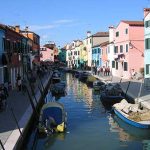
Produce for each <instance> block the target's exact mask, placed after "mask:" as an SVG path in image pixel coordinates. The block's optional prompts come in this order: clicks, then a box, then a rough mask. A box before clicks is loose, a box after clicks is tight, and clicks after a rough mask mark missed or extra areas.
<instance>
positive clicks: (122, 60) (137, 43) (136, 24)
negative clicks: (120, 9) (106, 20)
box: [112, 21, 144, 79]
mask: <svg viewBox="0 0 150 150" xmlns="http://www.w3.org/2000/svg"><path fill="white" fill-rule="evenodd" d="M143 66H144V23H143V21H121V22H120V23H119V25H118V26H117V27H116V28H115V30H114V61H112V74H113V75H114V76H119V77H123V78H127V79H129V78H131V72H132V70H133V69H134V70H135V72H140V68H143Z"/></svg>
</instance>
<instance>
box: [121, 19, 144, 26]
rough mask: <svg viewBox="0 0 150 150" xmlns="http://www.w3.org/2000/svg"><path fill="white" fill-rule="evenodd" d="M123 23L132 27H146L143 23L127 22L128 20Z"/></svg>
mask: <svg viewBox="0 0 150 150" xmlns="http://www.w3.org/2000/svg"><path fill="white" fill-rule="evenodd" d="M122 22H124V23H127V24H129V25H130V26H144V22H143V21H126V20H122Z"/></svg>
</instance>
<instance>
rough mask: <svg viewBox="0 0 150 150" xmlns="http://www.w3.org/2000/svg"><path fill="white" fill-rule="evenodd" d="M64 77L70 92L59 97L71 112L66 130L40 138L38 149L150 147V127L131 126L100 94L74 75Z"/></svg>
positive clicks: (78, 149) (67, 149)
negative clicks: (110, 109)
mask: <svg viewBox="0 0 150 150" xmlns="http://www.w3.org/2000/svg"><path fill="white" fill-rule="evenodd" d="M64 79H66V83H67V87H66V91H67V95H66V96H64V97H59V99H58V100H59V102H61V103H63V104H64V105H65V109H66V111H67V114H68V117H67V118H68V121H67V122H68V123H67V130H66V133H61V134H54V135H50V136H48V137H44V138H39V139H37V145H36V150H42V149H43V150H45V149H47V150H62V149H64V150H83V149H86V150H98V149H102V150H117V149H119V150H126V149H127V150H132V149H136V150H138V149H142V147H143V148H145V149H146V148H148V147H149V139H150V131H149V130H140V129H136V128H134V127H131V126H128V125H127V124H126V123H124V122H123V121H122V120H119V118H117V117H116V116H115V115H111V114H110V113H109V112H108V111H107V110H106V109H105V108H104V107H103V105H102V104H101V101H100V97H99V94H98V93H95V92H94V91H93V90H92V89H91V88H88V87H87V85H86V84H85V83H82V82H80V81H79V80H78V79H76V78H73V77H72V75H71V74H67V75H66V78H65V77H64ZM50 99H51V100H52V99H53V98H52V96H51V94H50V93H49V94H48V95H47V100H50ZM143 131H144V132H143ZM30 143H31V142H29V144H30ZM109 143H111V144H109ZM28 147H31V146H30V145H28ZM28 149H30V148H28Z"/></svg>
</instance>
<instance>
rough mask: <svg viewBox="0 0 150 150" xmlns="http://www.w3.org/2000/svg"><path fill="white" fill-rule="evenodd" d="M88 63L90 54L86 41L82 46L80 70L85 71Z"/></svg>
mask: <svg viewBox="0 0 150 150" xmlns="http://www.w3.org/2000/svg"><path fill="white" fill-rule="evenodd" d="M87 62H88V52H87V48H86V47H85V43H84V41H83V42H82V43H81V45H80V68H81V69H85V68H86V66H87Z"/></svg>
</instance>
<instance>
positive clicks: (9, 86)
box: [8, 82, 12, 91]
mask: <svg viewBox="0 0 150 150" xmlns="http://www.w3.org/2000/svg"><path fill="white" fill-rule="evenodd" d="M11 90H12V84H11V82H8V91H11Z"/></svg>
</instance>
